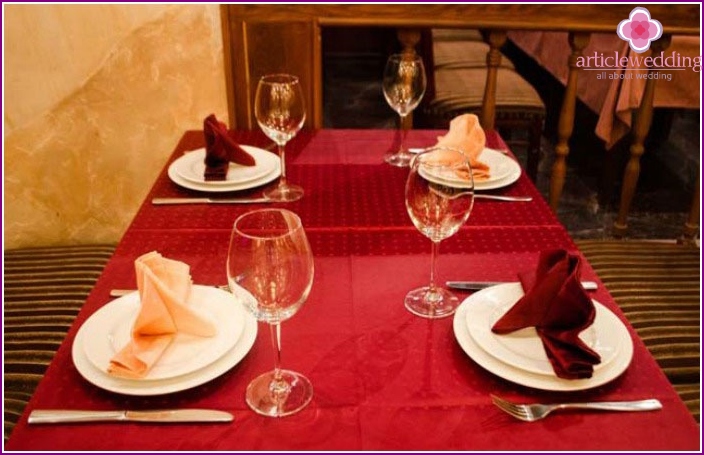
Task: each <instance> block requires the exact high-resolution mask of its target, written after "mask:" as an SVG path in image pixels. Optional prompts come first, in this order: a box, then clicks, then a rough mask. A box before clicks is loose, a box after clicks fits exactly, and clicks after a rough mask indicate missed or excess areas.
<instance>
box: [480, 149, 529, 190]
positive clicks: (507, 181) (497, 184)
mask: <svg viewBox="0 0 704 455" xmlns="http://www.w3.org/2000/svg"><path fill="white" fill-rule="evenodd" d="M485 153H487V154H488V155H489V156H490V157H491V159H492V160H499V161H504V162H505V164H506V166H508V167H509V169H510V170H509V172H508V174H507V175H505V176H503V177H501V178H500V179H496V180H491V179H490V180H487V181H483V182H474V189H475V191H476V190H480V191H481V190H495V189H497V188H503V187H505V186H509V185H511V184H512V183H514V182H515V181H516V180H518V178H519V177H520V176H521V165H520V164H518V162H517V161H516V160H514V159H513V158H511V157H509V156H507V155H504V154H503V153H501V152H499V151H497V150H494V149H490V148H485V149H484V150H482V153H481V155H479V159H480V160H481V157H482V155H483V154H485Z"/></svg>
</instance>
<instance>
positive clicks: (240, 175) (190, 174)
mask: <svg viewBox="0 0 704 455" xmlns="http://www.w3.org/2000/svg"><path fill="white" fill-rule="evenodd" d="M241 147H242V148H243V149H245V151H246V152H248V153H250V154H251V155H252V157H253V158H254V161H255V163H256V164H255V165H254V166H242V165H240V164H236V163H229V165H228V167H227V175H226V176H225V179H224V180H205V149H204V148H202V149H198V150H193V151H191V152H186V153H184V155H183V156H182V157H181V158H179V159H177V160H176V161H174V168H175V169H176V172H177V173H178V175H180V176H181V177H183V178H184V179H186V180H188V181H189V182H194V183H198V184H201V185H214V186H223V185H224V186H227V185H232V184H237V183H245V182H250V181H252V180H257V179H260V178H262V177H264V176H265V175H267V174H268V173H270V172H272V171H273V170H274V169H275V168H276V163H277V162H278V161H279V157H277V156H276V155H274V154H273V153H269V152H266V151H264V152H265V153H260V152H257V150H259V149H256V148H254V147H249V146H241Z"/></svg>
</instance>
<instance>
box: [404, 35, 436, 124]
mask: <svg viewBox="0 0 704 455" xmlns="http://www.w3.org/2000/svg"><path fill="white" fill-rule="evenodd" d="M396 37H397V38H398V40H399V42H400V43H401V46H403V49H402V50H401V52H402V53H403V54H410V55H415V54H416V46H417V45H418V43H419V42H420V30H419V29H415V28H399V29H398V30H396ZM432 70H433V69H432V68H426V69H425V71H426V72H428V71H432ZM401 128H403V129H404V130H410V129H413V112H410V113H409V114H408V115H407V116H406V117H405V118H404V119H403V120H402V123H401Z"/></svg>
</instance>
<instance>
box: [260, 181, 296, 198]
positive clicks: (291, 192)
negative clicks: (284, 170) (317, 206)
mask: <svg viewBox="0 0 704 455" xmlns="http://www.w3.org/2000/svg"><path fill="white" fill-rule="evenodd" d="M263 194H264V197H266V198H268V199H269V200H272V201H274V202H293V201H297V200H299V199H300V198H302V197H303V188H301V187H300V186H298V185H288V184H287V185H279V186H277V187H274V188H271V189H269V190H265V191H264V192H263Z"/></svg>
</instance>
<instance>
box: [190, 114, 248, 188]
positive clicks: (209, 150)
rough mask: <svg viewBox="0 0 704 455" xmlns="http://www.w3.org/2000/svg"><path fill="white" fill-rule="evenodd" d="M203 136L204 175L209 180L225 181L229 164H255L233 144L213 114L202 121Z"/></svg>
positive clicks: (223, 125)
mask: <svg viewBox="0 0 704 455" xmlns="http://www.w3.org/2000/svg"><path fill="white" fill-rule="evenodd" d="M203 133H204V134H205V173H204V176H203V177H204V178H205V180H206V181H209V180H225V179H226V178H227V169H228V168H229V166H230V163H236V164H240V165H242V166H254V165H255V164H257V163H256V162H255V161H254V158H253V157H252V155H250V154H249V153H247V152H246V151H245V150H244V149H243V148H242V147H240V146H239V144H237V142H235V141H234V140H233V139H232V138H231V137H230V135H229V134H228V132H227V126H226V125H225V124H224V123H222V122H220V121H219V120H218V119H217V118H216V117H215V115H214V114H210V115H209V116H208V117H206V119H205V120H204V121H203Z"/></svg>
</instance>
